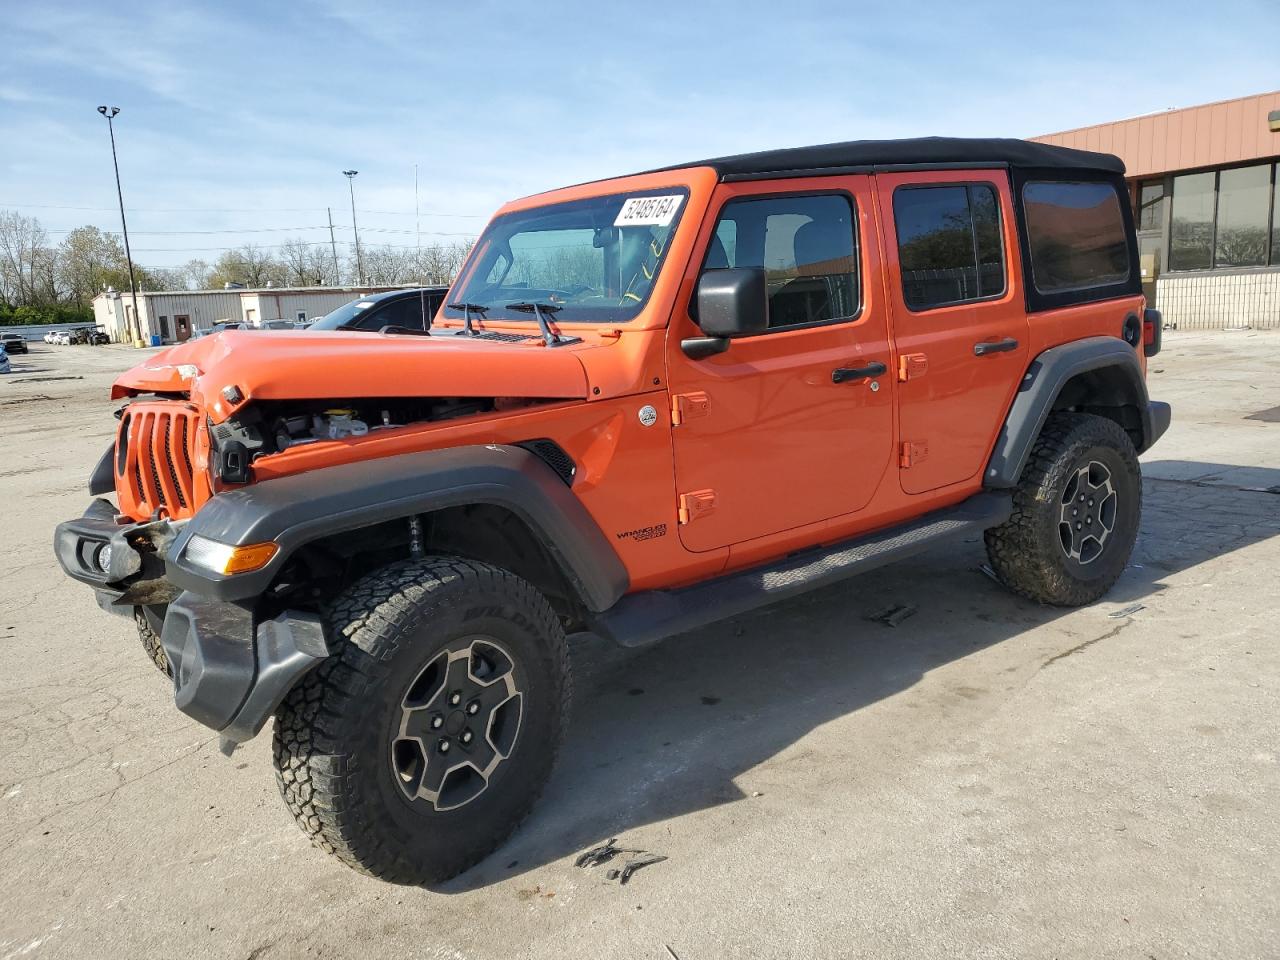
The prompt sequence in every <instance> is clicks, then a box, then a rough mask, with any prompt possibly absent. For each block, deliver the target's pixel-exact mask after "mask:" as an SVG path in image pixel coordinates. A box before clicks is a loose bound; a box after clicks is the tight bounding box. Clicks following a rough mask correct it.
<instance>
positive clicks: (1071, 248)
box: [1022, 180, 1129, 293]
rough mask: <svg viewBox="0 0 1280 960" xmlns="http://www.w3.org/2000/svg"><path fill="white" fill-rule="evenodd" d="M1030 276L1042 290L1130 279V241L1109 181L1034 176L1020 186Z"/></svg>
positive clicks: (1082, 287) (1053, 291) (1055, 290)
mask: <svg viewBox="0 0 1280 960" xmlns="http://www.w3.org/2000/svg"><path fill="white" fill-rule="evenodd" d="M1022 203H1023V209H1024V211H1025V213H1026V219H1027V242H1028V245H1029V247H1030V249H1031V277H1032V281H1033V282H1034V283H1035V288H1036V290H1037V291H1039V292H1040V293H1062V292H1066V291H1074V290H1087V289H1089V288H1093V287H1106V286H1111V285H1113V284H1118V283H1124V282H1125V281H1126V280H1128V279H1129V243H1128V238H1127V236H1126V234H1125V228H1124V217H1123V215H1122V214H1121V210H1120V198H1119V195H1118V194H1117V193H1116V188H1115V187H1114V186H1113V185H1112V184H1110V183H1092V182H1079V181H1077V182H1051V181H1035V180H1033V181H1030V182H1029V183H1027V184H1026V186H1025V187H1023V191H1022Z"/></svg>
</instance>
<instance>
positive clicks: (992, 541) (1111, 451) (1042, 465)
mask: <svg viewBox="0 0 1280 960" xmlns="http://www.w3.org/2000/svg"><path fill="white" fill-rule="evenodd" d="M1090 463H1098V464H1101V465H1102V466H1103V467H1104V468H1105V469H1106V471H1107V472H1108V473H1109V478H1110V481H1111V483H1112V484H1113V485H1114V489H1115V492H1116V495H1117V504H1116V508H1115V519H1114V527H1113V529H1112V530H1111V532H1110V535H1109V536H1108V538H1107V540H1106V542H1105V543H1104V544H1103V546H1102V548H1101V553H1100V554H1099V555H1098V556H1097V557H1096V558H1095V559H1093V560H1092V561H1090V562H1088V563H1080V562H1077V561H1076V560H1073V559H1072V558H1071V557H1070V556H1068V552H1067V549H1066V548H1064V546H1063V541H1062V535H1060V532H1059V524H1060V515H1059V512H1060V510H1061V509H1062V498H1063V496H1064V493H1065V491H1066V489H1067V486H1068V484H1069V483H1071V480H1072V477H1073V476H1075V475H1076V473H1077V471H1079V470H1080V469H1081V468H1082V466H1088V465H1089V464H1090ZM1141 516H1142V475H1141V471H1140V470H1139V467H1138V455H1137V453H1136V451H1135V450H1134V448H1133V441H1131V440H1130V439H1129V435H1128V434H1127V433H1125V431H1124V430H1123V429H1121V427H1120V426H1119V425H1118V424H1116V423H1115V422H1114V421H1111V420H1108V419H1106V418H1105V417H1099V416H1094V415H1092V414H1085V413H1058V414H1054V415H1053V416H1051V417H1050V418H1049V420H1048V421H1047V422H1046V423H1045V425H1044V428H1043V429H1042V430H1041V432H1040V436H1039V437H1038V438H1037V440H1036V443H1035V446H1034V447H1033V448H1032V450H1031V455H1030V457H1029V458H1028V459H1027V464H1026V466H1025V467H1024V468H1023V471H1022V476H1021V478H1020V479H1019V481H1018V486H1017V488H1016V490H1015V491H1014V494H1013V515H1012V516H1011V517H1010V518H1009V519H1008V520H1007V521H1006V522H1005V523H1003V524H1001V525H1000V526H998V527H993V528H992V529H990V530H988V531H987V532H986V544H987V556H988V557H990V559H991V567H992V569H993V570H994V571H995V572H996V574H997V576H999V578H1000V580H1001V582H1002V583H1004V584H1005V586H1007V587H1009V589H1011V590H1013V591H1014V592H1015V593H1018V594H1021V595H1022V596H1024V597H1027V598H1029V599H1031V600H1036V601H1038V602H1040V603H1047V604H1053V605H1054V606H1062V607H1076V606H1082V605H1084V604H1087V603H1092V602H1093V601H1095V600H1097V599H1098V598H1099V597H1101V596H1102V595H1103V594H1105V593H1106V592H1107V591H1108V590H1110V589H1111V587H1112V585H1113V584H1114V583H1115V582H1116V579H1117V578H1118V577H1119V576H1120V574H1121V573H1123V572H1124V568H1125V564H1127V563H1128V562H1129V555H1130V554H1131V553H1132V551H1133V544H1134V540H1135V539H1136V537H1137V534H1138V523H1139V520H1140V519H1141Z"/></svg>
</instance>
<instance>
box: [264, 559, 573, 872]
mask: <svg viewBox="0 0 1280 960" xmlns="http://www.w3.org/2000/svg"><path fill="white" fill-rule="evenodd" d="M326 620H327V623H326V627H327V633H328V635H329V637H330V638H331V639H332V640H334V641H339V642H341V649H340V650H339V652H338V653H336V654H335V655H333V656H331V657H330V658H329V659H328V660H326V661H325V662H324V663H322V664H321V665H320V666H318V667H317V668H316V669H315V670H313V671H311V672H310V673H308V674H307V675H306V676H305V677H304V679H303V680H302V681H301V682H300V683H299V684H298V685H297V686H296V687H295V688H294V689H293V690H292V691H290V693H289V695H288V696H287V697H286V698H285V701H284V703H283V704H282V705H281V707H280V709H279V711H278V712H277V714H276V723H275V734H274V745H273V755H274V762H275V769H276V780H277V783H278V785H279V787H280V793H281V796H283V798H284V801H285V804H286V806H288V808H289V811H290V812H291V813H292V814H293V816H294V819H295V820H296V821H297V823H298V826H299V827H301V828H302V831H303V832H304V833H305V834H307V836H309V837H310V838H311V840H312V842H313V843H314V844H315V845H316V846H318V847H320V848H321V849H322V850H325V851H326V852H328V853H331V854H333V855H334V856H336V857H337V858H338V859H339V860H341V861H342V862H344V863H346V864H347V865H348V866H350V867H353V868H354V869H356V870H359V871H360V872H362V873H366V874H369V875H371V876H374V877H379V878H381V879H383V880H388V881H391V882H393V883H406V884H433V883H439V882H442V881H444V880H447V879H449V878H451V877H454V876H456V875H457V874H459V873H461V872H462V871H464V870H466V869H468V868H469V867H471V866H473V865H474V864H476V863H478V862H479V861H480V860H482V859H483V858H484V857H486V856H488V855H489V854H490V853H492V852H493V851H494V850H495V849H497V847H498V846H500V845H501V844H502V843H503V841H504V840H506V838H507V837H508V836H510V835H511V833H512V832H513V831H514V830H515V829H516V827H518V826H519V825H520V823H521V822H522V821H523V820H524V818H525V817H526V816H527V815H528V813H529V811H530V810H531V809H532V807H533V805H534V803H535V801H536V800H537V798H538V796H539V794H540V793H541V792H542V788H543V786H544V785H545V783H546V781H547V778H548V777H549V775H550V773H551V769H552V766H553V764H554V762H555V757H556V753H557V751H558V750H559V746H560V741H561V737H562V733H563V730H564V725H565V722H566V718H567V714H568V709H569V702H570V694H571V682H570V677H569V661H568V648H567V646H566V644H565V638H564V631H563V630H562V629H561V627H560V622H559V620H558V618H557V617H556V614H555V612H554V611H553V610H552V609H551V606H550V604H548V603H547V601H546V599H545V598H544V597H543V596H542V595H541V594H540V593H539V592H538V591H537V590H536V589H534V587H533V586H532V585H530V584H529V583H527V582H526V581H524V580H522V579H520V578H519V577H517V576H515V575H514V574H512V573H510V572H508V571H506V570H502V569H500V568H498V567H494V566H491V565H489V564H486V563H480V562H477V561H473V560H464V559H461V558H456V557H433V558H427V559H421V560H411V561H407V562H403V563H397V564H393V565H392V566H389V567H386V568H383V569H382V570H379V571H377V572H376V573H373V574H370V575H369V576H367V577H365V578H364V579H362V580H360V581H358V582H357V583H355V584H353V585H352V586H351V587H350V588H348V589H347V590H346V591H345V592H344V593H342V594H341V595H340V596H339V597H338V598H337V599H336V600H335V601H334V603H333V605H332V607H331V608H330V609H329V611H328V612H327V616H326ZM473 708H474V709H473ZM446 744H447V745H446ZM482 768H483V769H482Z"/></svg>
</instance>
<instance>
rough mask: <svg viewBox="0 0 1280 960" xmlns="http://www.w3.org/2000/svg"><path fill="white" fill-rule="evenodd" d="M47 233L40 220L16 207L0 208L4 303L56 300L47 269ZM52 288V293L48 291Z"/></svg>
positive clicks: (0, 273) (0, 292) (0, 277)
mask: <svg viewBox="0 0 1280 960" xmlns="http://www.w3.org/2000/svg"><path fill="white" fill-rule="evenodd" d="M48 249H49V237H48V234H46V233H45V232H44V227H42V226H41V225H40V221H39V220H37V219H35V218H34V217H24V216H22V214H20V213H18V212H17V211H16V210H5V211H0V296H2V297H3V298H4V300H5V301H6V302H8V303H12V304H16V305H22V304H31V305H38V304H44V303H51V302H54V301H56V299H57V297H56V291H50V290H49V289H48V284H47V282H46V281H47V280H48V277H47V273H48V272H49V269H50V264H49V260H50V259H51V258H50V257H49V255H48V253H47V251H48ZM51 292H53V293H54V295H53V296H49V294H50V293H51Z"/></svg>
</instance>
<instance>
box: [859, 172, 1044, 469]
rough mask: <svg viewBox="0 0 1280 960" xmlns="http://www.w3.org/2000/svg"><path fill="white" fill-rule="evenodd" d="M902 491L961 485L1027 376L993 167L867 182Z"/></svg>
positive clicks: (1010, 228) (1006, 210)
mask: <svg viewBox="0 0 1280 960" xmlns="http://www.w3.org/2000/svg"><path fill="white" fill-rule="evenodd" d="M876 192H877V196H878V198H879V202H880V222H881V230H882V233H883V246H884V251H885V259H886V263H887V266H888V281H889V282H888V286H889V291H890V292H889V296H890V299H891V302H892V304H893V329H894V340H895V343H896V346H897V348H898V356H899V359H898V370H897V371H895V372H896V373H897V376H898V379H899V381H900V382H899V383H898V422H899V431H900V443H901V447H900V449H899V451H898V455H899V479H900V482H901V484H902V489H903V491H905V492H906V493H912V494H914V493H925V492H926V491H929V490H936V489H938V488H939V487H945V486H948V485H950V484H953V483H961V482H964V481H973V480H975V479H978V475H979V474H980V473H981V471H982V470H983V469H984V468H985V466H986V463H987V458H988V456H989V455H990V452H991V446H992V443H993V442H994V441H995V437H996V434H997V432H998V431H999V429H1000V425H1001V424H1002V423H1003V422H1004V418H1005V413H1006V412H1007V411H1008V409H1009V404H1010V403H1011V402H1012V401H1013V394H1014V391H1015V390H1017V388H1018V383H1019V382H1020V381H1021V379H1022V374H1023V372H1024V371H1025V370H1026V368H1027V353H1028V350H1029V344H1028V343H1027V339H1028V332H1029V326H1028V323H1027V314H1026V309H1025V306H1024V303H1023V292H1022V286H1021V282H1020V274H1019V272H1018V270H1017V264H1018V259H1017V257H1018V254H1017V233H1016V230H1015V228H1014V218H1013V208H1012V205H1011V198H1010V193H1009V181H1008V175H1007V174H1006V173H1005V171H1003V170H968V171H965V170H959V171H957V170H948V171H945V172H943V171H937V172H920V173H902V174H879V175H877V177H876Z"/></svg>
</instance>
